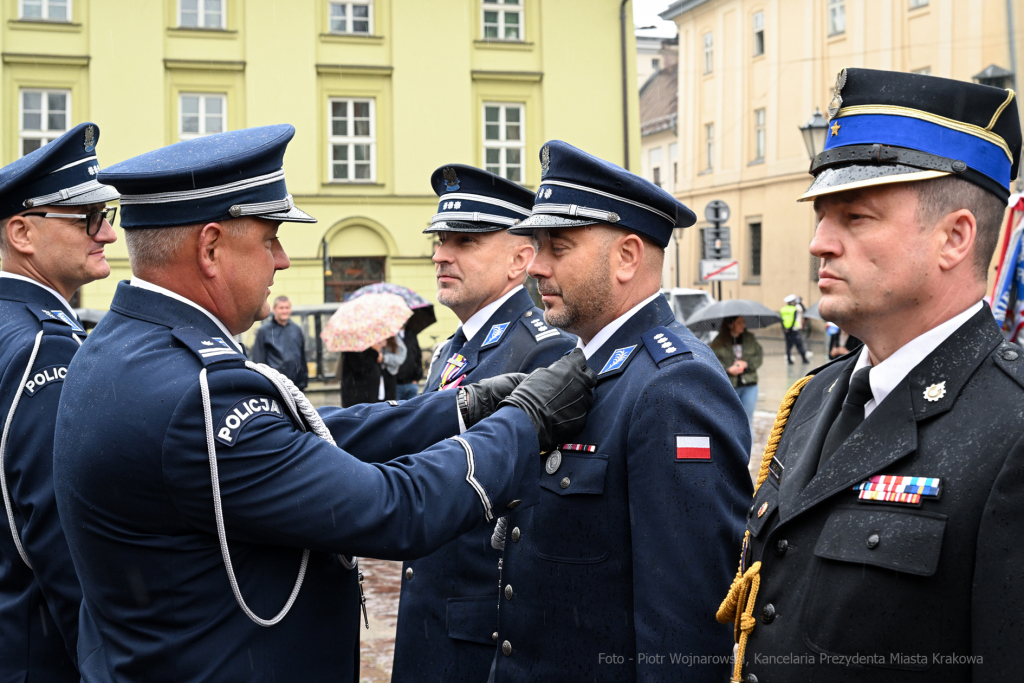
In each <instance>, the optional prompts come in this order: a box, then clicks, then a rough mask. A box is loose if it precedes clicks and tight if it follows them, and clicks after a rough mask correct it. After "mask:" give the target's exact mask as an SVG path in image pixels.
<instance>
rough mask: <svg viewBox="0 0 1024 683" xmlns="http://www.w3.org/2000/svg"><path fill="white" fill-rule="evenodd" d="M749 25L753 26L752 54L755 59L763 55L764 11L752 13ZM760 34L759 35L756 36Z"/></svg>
mask: <svg viewBox="0 0 1024 683" xmlns="http://www.w3.org/2000/svg"><path fill="white" fill-rule="evenodd" d="M751 23H752V24H753V26H754V46H753V54H754V56H755V57H760V56H761V55H763V54H764V49H765V45H764V10H759V11H757V12H754V16H753V18H752V19H751ZM758 34H760V35H758Z"/></svg>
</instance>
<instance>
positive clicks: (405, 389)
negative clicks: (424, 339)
mask: <svg viewBox="0 0 1024 683" xmlns="http://www.w3.org/2000/svg"><path fill="white" fill-rule="evenodd" d="M398 337H399V339H401V340H402V341H403V342H404V343H405V349H406V354H405V362H403V363H402V365H401V366H400V367H399V368H398V372H397V373H396V374H395V380H396V381H397V383H398V387H397V389H396V394H397V399H398V400H399V401H406V400H408V399H410V398H416V396H417V395H418V394H419V393H420V386H419V381H420V380H421V379H423V352H422V351H421V350H420V342H419V340H418V339H417V338H416V335H415V334H412V333H410V332H409V331H408V328H406V329H403V330H399V332H398Z"/></svg>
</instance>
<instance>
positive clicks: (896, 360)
mask: <svg viewBox="0 0 1024 683" xmlns="http://www.w3.org/2000/svg"><path fill="white" fill-rule="evenodd" d="M980 310H981V302H980V301H979V302H978V303H976V304H974V305H973V306H971V307H970V308H968V309H967V310H966V311H964V312H963V313H960V314H959V315H957V316H954V317H952V318H950V319H949V320H947V321H946V322H944V323H942V324H941V325H938V326H936V327H933V328H932V329H930V330H928V331H927V332H925V333H924V334H922V335H921V336H919V337H915V338H914V339H912V340H910V341H909V342H907V343H906V344H904V345H903V346H901V347H900V348H899V349H897V350H896V352H895V353H893V354H892V355H891V356H889V357H888V358H886V359H885V360H884V361H882V362H881V363H879V364H878V365H876V366H874V367H872V368H871V372H870V373H868V381H869V382H870V383H871V396H872V399H871V400H870V401H868V402H867V403H866V404H864V417H865V418H867V416H868V415H870V414H871V412H872V411H873V410H874V409H875V408H877V407H878V405H879V404H880V403H881V402H882V401H884V400H885V397H886V396H888V395H889V394H890V393H891V392H892V390H893V389H895V388H896V385H897V384H899V383H900V382H902V381H903V378H904V377H906V376H907V375H909V374H910V371H911V370H913V369H914V368H916V367H917V366H918V365H919V364H920V363H921V361H923V360H924V359H925V358H926V357H928V355H929V354H930V353H931V352H932V351H934V350H935V349H937V348H939V346H940V345H941V344H942V342H944V341H946V340H947V339H949V337H950V336H951V335H952V334H953V333H954V332H956V331H957V330H958V329H960V326H961V325H963V324H964V323H965V322H967V321H968V320H970V319H971V318H972V317H973V316H974V314H975V313H977V312H978V311H980ZM867 367H871V356H870V355H869V354H868V347H867V345H866V344H865V345H864V347H863V349H862V350H861V352H860V356H859V357H858V358H857V364H856V365H855V366H854V367H853V371H854V372H857V371H858V370H860V369H861V368H867Z"/></svg>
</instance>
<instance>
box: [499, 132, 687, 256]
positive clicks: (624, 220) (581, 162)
mask: <svg viewBox="0 0 1024 683" xmlns="http://www.w3.org/2000/svg"><path fill="white" fill-rule="evenodd" d="M540 177H541V181H540V189H539V190H537V194H536V197H535V198H534V203H533V215H532V216H530V218H527V219H526V220H524V221H522V222H520V223H517V224H516V225H515V226H513V227H512V228H510V229H509V232H511V233H514V234H517V235H518V234H530V233H531V232H532V231H534V230H538V229H541V228H557V227H571V226H577V225H593V224H595V223H607V224H609V225H614V226H615V227H617V228H623V229H624V230H629V231H631V232H635V233H637V234H640V235H643V236H645V237H648V238H650V239H651V240H653V241H654V242H656V243H657V244H659V245H661V246H662V247H666V246H668V243H669V240H671V239H672V230H673V229H674V228H687V227H689V226H691V225H693V224H694V223H696V222H697V217H696V216H695V215H694V214H693V211H691V210H690V209H689V208H688V207H687V206H686V205H684V204H683V203H682V202H680V201H679V200H677V199H676V198H675V197H673V196H672V195H671V194H669V193H668V192H666V191H665V190H663V189H661V188H660V187H658V186H657V185H655V184H654V183H651V182H648V181H646V180H644V179H643V178H641V177H640V176H638V175H634V174H632V173H630V172H629V171H627V170H625V169H624V168H622V167H621V166H616V165H615V164H612V163H609V162H607V161H604V160H603V159H598V158H597V157H595V156H592V155H590V154H587V153H586V152H584V151H583V150H581V149H577V148H575V147H573V146H572V145H570V144H568V143H565V142H562V141H561V140H552V141H550V142H548V143H547V144H545V145H544V146H543V147H542V148H541V150H540Z"/></svg>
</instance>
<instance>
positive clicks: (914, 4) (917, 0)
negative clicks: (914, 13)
mask: <svg viewBox="0 0 1024 683" xmlns="http://www.w3.org/2000/svg"><path fill="white" fill-rule="evenodd" d="M927 6H928V0H910V9H917V8H918V7H927Z"/></svg>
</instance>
